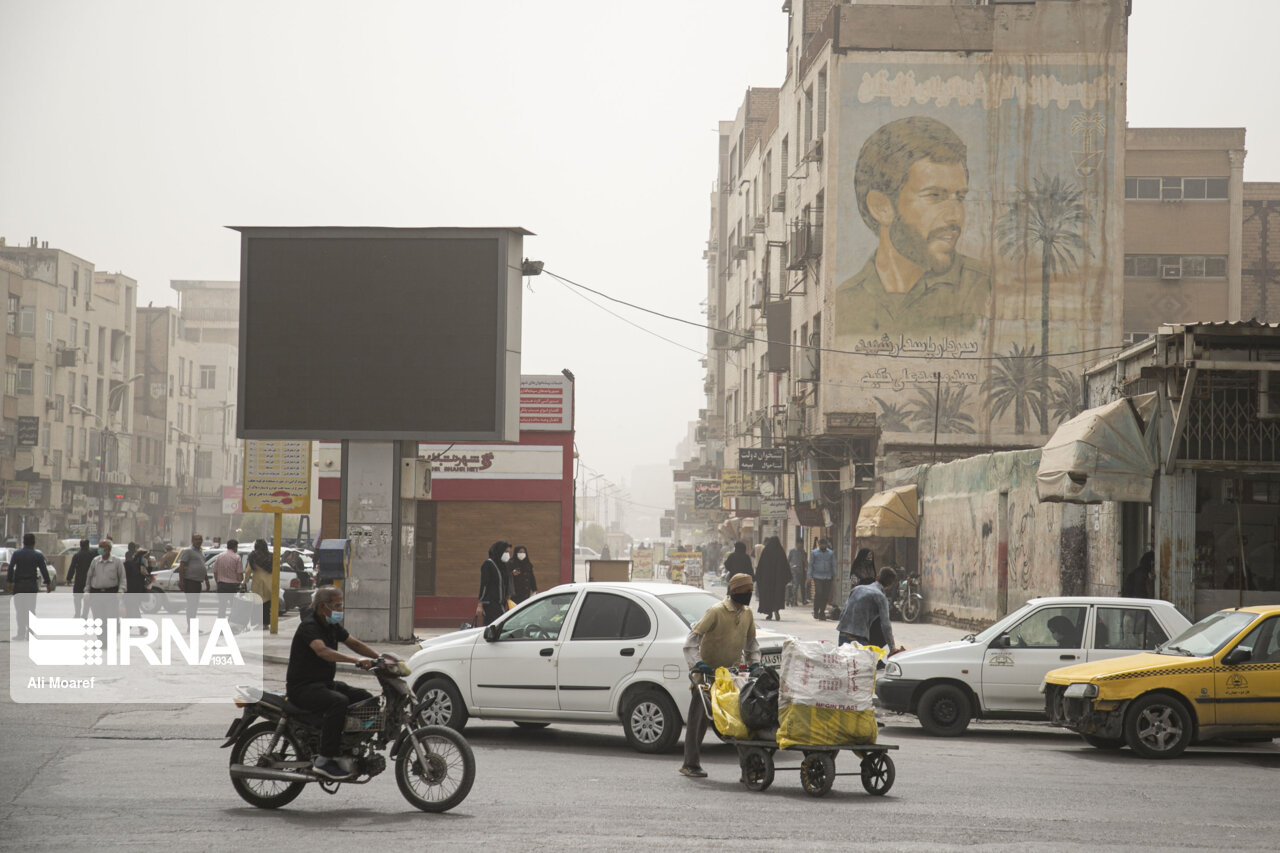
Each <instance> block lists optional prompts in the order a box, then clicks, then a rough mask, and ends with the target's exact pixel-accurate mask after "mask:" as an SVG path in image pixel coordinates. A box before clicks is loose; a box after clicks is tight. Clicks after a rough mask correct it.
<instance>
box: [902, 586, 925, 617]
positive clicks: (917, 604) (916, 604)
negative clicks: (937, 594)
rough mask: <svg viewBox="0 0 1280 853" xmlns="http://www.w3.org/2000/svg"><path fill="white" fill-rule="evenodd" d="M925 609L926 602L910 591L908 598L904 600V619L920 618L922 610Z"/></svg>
mask: <svg viewBox="0 0 1280 853" xmlns="http://www.w3.org/2000/svg"><path fill="white" fill-rule="evenodd" d="M923 609H924V602H923V601H921V600H920V599H919V598H917V597H916V596H915V595H913V594H910V593H908V594H907V597H906V600H905V601H903V602H902V621H903V622H914V621H916V620H917V619H919V618H920V611H921V610H923Z"/></svg>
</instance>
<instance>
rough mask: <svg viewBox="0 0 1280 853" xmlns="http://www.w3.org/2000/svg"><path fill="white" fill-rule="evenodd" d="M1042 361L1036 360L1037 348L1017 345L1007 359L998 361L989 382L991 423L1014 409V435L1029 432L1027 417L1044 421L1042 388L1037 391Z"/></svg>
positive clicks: (1000, 358) (993, 365) (1005, 357)
mask: <svg viewBox="0 0 1280 853" xmlns="http://www.w3.org/2000/svg"><path fill="white" fill-rule="evenodd" d="M1042 361H1044V359H1043V358H1037V357H1036V347H1035V344H1032V345H1031V346H1029V347H1027V348H1026V349H1023V348H1022V347H1021V346H1019V345H1018V344H1017V343H1015V344H1014V345H1013V349H1011V350H1009V354H1008V355H1002V356H999V357H997V358H996V361H995V363H994V364H992V365H991V375H990V376H989V377H988V379H987V405H988V406H990V407H991V419H992V420H995V419H996V418H998V417H1000V416H1001V415H1003V414H1004V413H1005V412H1006V411H1008V409H1009V408H1010V407H1011V406H1012V407H1013V429H1014V432H1017V433H1022V432H1024V431H1025V430H1026V428H1027V415H1028V414H1034V415H1035V416H1036V417H1037V418H1039V419H1040V420H1041V421H1043V420H1044V393H1043V386H1041V387H1037V386H1036V381H1035V377H1036V375H1037V374H1038V373H1039V371H1038V370H1037V369H1036V368H1037V367H1038V366H1039V365H1038V363H1039V362H1042Z"/></svg>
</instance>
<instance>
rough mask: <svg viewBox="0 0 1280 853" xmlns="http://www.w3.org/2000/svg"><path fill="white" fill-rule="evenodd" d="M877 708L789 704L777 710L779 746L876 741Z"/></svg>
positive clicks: (830, 744)
mask: <svg viewBox="0 0 1280 853" xmlns="http://www.w3.org/2000/svg"><path fill="white" fill-rule="evenodd" d="M877 732H878V727H877V726H876V712H875V711H874V710H872V709H870V708H868V709H867V710H865V711H845V710H839V709H835V708H817V707H814V706H813V705H798V704H791V705H787V706H786V707H783V708H780V709H779V710H778V746H780V747H782V748H783V749H786V748H787V747H789V746H797V745H813V746H819V745H822V746H850V745H854V744H864V743H875V742H876V734H877Z"/></svg>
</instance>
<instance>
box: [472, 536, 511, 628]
mask: <svg viewBox="0 0 1280 853" xmlns="http://www.w3.org/2000/svg"><path fill="white" fill-rule="evenodd" d="M510 547H511V543H510V542H504V541H503V540H501V539H499V540H498V541H497V542H494V543H493V544H492V545H490V546H489V558H488V559H487V560H485V561H484V562H483V563H481V564H480V596H479V598H477V600H476V624H477V625H492V624H493V622H494V620H495V619H497V618H498V617H499V616H501V615H502V613H503V611H504V610H506V606H507V592H506V587H505V586H504V585H503V582H502V568H501V567H502V566H503V564H505V563H508V562H510V561H511V553H510V552H509V551H508V550H507V549H508V548H510Z"/></svg>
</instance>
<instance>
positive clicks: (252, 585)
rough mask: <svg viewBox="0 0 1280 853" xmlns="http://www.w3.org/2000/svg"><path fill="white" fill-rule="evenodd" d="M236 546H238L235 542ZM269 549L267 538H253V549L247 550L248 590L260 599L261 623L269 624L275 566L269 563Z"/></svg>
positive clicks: (270, 561) (270, 560)
mask: <svg viewBox="0 0 1280 853" xmlns="http://www.w3.org/2000/svg"><path fill="white" fill-rule="evenodd" d="M236 547H239V545H238V544H237V546H236ZM272 562H273V561H272V559H271V550H270V549H269V548H267V540H265V539H255V540H254V541H253V550H252V551H250V552H249V573H250V574H249V591H250V592H252V593H254V594H255V595H257V596H258V597H259V598H261V599H262V624H263V626H264V627H265V626H267V625H270V624H271V597H272V590H271V587H272V578H273V577H274V574H275V568H274V567H273V566H272V565H271V564H272Z"/></svg>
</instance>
